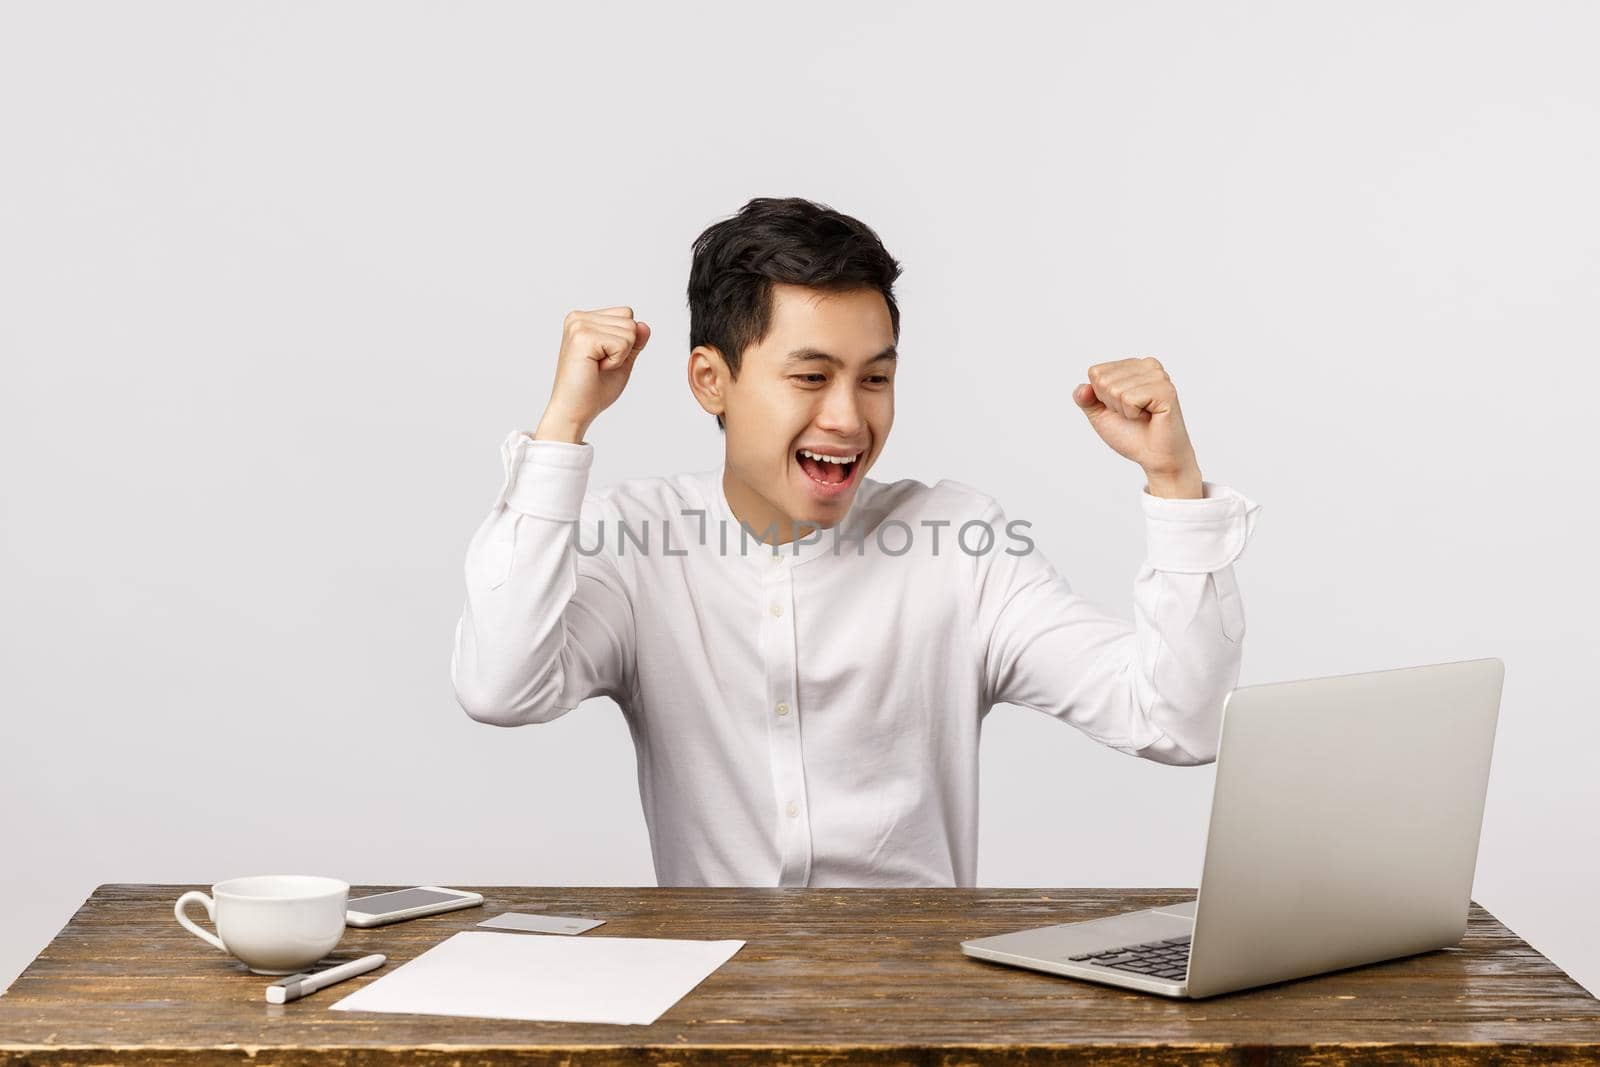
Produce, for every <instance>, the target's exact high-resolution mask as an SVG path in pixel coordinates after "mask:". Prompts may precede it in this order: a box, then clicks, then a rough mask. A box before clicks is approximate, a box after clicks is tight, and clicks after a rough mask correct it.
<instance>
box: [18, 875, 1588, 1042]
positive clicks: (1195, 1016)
mask: <svg viewBox="0 0 1600 1067" xmlns="http://www.w3.org/2000/svg"><path fill="white" fill-rule="evenodd" d="M191 888H200V889H204V888H206V887H204V886H149V885H107V886H101V887H100V888H99V889H98V890H96V891H95V893H94V894H93V895H92V896H91V897H90V898H89V900H88V901H86V902H85V903H84V905H83V907H82V908H81V909H79V911H78V913H77V914H76V915H74V916H73V918H72V920H71V921H70V922H69V923H68V924H67V926H66V927H65V928H64V929H63V930H62V931H61V933H60V934H59V935H58V936H57V937H56V938H55V939H54V940H53V941H52V942H51V943H50V945H49V946H48V947H47V948H46V949H45V950H44V951H43V952H42V953H41V954H40V955H39V958H38V959H37V960H35V961H34V962H33V964H32V965H31V966H29V967H28V969H27V970H26V971H25V972H24V973H23V974H22V975H21V976H20V977H19V978H18V979H17V980H16V982H15V983H14V984H13V985H12V987H11V988H10V989H9V990H8V991H7V992H6V993H5V995H4V996H0V1064H7V1065H9V1064H28V1065H40V1067H43V1065H56V1064H66V1063H73V1064H79V1063H83V1064H97V1063H138V1064H150V1065H178V1064H183V1065H190V1064H201V1063H246V1062H248V1063H257V1064H332V1065H344V1064H348V1065H362V1064H407V1065H421V1064H461V1065H470V1064H488V1063H512V1062H516V1063H561V1064H588V1063H613V1062H618V1063H634V1064H661V1065H666V1064H689V1063H717V1064H744V1063H781V1064H797V1065H798V1064H806V1065H815V1064H830V1065H831V1064H851V1063H869V1062H870V1063H889V1062H893V1063H916V1064H940V1065H946V1064H948V1065H957V1064H975V1063H1003V1064H1035V1063H1063V1064H1078V1063H1082V1064H1088V1063H1094V1064H1139V1065H1148V1064H1157V1063H1161V1064H1166V1063H1174V1064H1179V1063H1181V1064H1197V1065H1198V1064H1208V1065H1209V1064H1229V1065H1233V1064H1239V1065H1244V1064H1249V1065H1277V1064H1291V1063H1293V1064H1316V1065H1325V1064H1337V1063H1370V1064H1445V1065H1448V1064H1469V1063H1470V1064H1480V1063H1487V1064H1546V1063H1600V1002H1597V1001H1596V1000H1595V998H1594V997H1592V996H1590V995H1589V994H1588V993H1587V992H1586V991H1584V989H1583V988H1582V987H1581V986H1579V985H1577V983H1575V982H1573V981H1572V979H1571V978H1569V977H1568V976H1567V975H1565V974H1564V973H1563V972H1562V971H1561V970H1560V969H1559V968H1557V967H1556V966H1555V965H1554V964H1552V963H1551V962H1550V961H1549V960H1547V959H1546V958H1545V957H1544V956H1542V955H1540V954H1539V953H1538V952H1536V951H1534V950H1533V949H1532V948H1531V947H1529V946H1528V945H1527V944H1526V943H1525V942H1523V941H1522V940H1521V939H1520V938H1518V937H1517V936H1516V935H1515V934H1513V933H1512V932H1511V931H1510V930H1508V929H1506V927H1505V926H1504V925H1502V924H1501V923H1500V922H1499V921H1498V920H1496V919H1495V918H1494V917H1493V916H1492V915H1490V914H1488V913H1487V912H1486V911H1484V910H1483V909H1482V908H1480V907H1478V906H1477V905H1473V908H1472V913H1471V916H1470V919H1469V924H1468V930H1467V934H1466V937H1465V938H1464V939H1463V940H1462V942H1461V945H1460V946H1459V947H1456V948H1452V949H1447V950H1445V951H1442V952H1434V953H1427V954H1424V955H1421V956H1413V957H1410V958H1407V959H1403V960H1395V961H1391V962H1388V963H1383V964H1378V965H1376V966H1372V967H1364V968H1356V969H1352V970H1348V971H1342V972H1339V973H1337V974H1330V975H1320V976H1318V977H1315V978H1308V979H1303V980H1301V981H1297V982H1288V983H1283V984H1280V985H1276V986H1269V987H1266V988H1263V989H1257V990H1251V991H1246V992H1243V993H1235V994H1231V995H1227V996H1222V997H1216V998H1212V999H1209V1000H1204V1001H1192V1002H1191V1001H1173V1000H1167V999H1165V998H1161V997H1152V996H1146V995H1144V994H1139V993H1133V992H1128V991H1123V990H1118V989H1114V988H1110V987H1105V986H1098V985H1094V984H1092V983H1087V982H1076V981H1072V980H1070V979H1065V978H1057V977H1053V976H1051V975H1045V974H1038V973H1035V972H1032V971H1026V970H1019V969H1016V968H1010V967H1002V966H998V965H994V964H989V963H984V962H980V961H977V960H972V959H968V958H967V957H965V956H963V955H962V954H961V951H960V948H959V947H958V944H957V943H958V942H960V941H962V940H964V939H966V938H970V937H976V936H982V935H986V934H994V933H1001V932H1004V931H1007V930H1014V929H1020V928H1022V927H1026V926H1030V925H1045V924H1048V923H1053V922H1068V921H1072V920H1075V919H1088V918H1094V917H1097V916H1100V915H1107V914H1114V913H1116V912H1119V911H1125V910H1128V909H1130V908H1140V907H1151V906H1154V905H1158V904H1164V903H1171V902H1174V901H1178V900H1185V899H1189V898H1190V897H1192V896H1193V891H1192V890H1183V889H1162V890H1122V889H1119V890H1079V889H1061V890H1026V889H1015V890H999V889H670V888H667V889H663V888H646V889H621V888H500V887H486V888H482V889H481V890H480V891H481V892H482V893H483V894H484V897H485V899H486V904H485V907H483V908H474V909H469V910H467V911H461V912H454V913H451V914H448V915H440V916H434V917H431V918H427V919H418V920H414V921H412V922H408V923H401V924H398V925H395V926H390V927H383V928H379V929H375V930H355V929H352V930H350V931H349V932H348V934H347V936H346V937H345V940H344V941H343V942H342V943H341V944H340V946H339V954H340V955H359V954H364V953H366V952H374V951H378V952H384V953H387V954H388V955H389V957H390V959H391V961H392V962H391V964H390V967H389V968H385V969H384V970H382V971H379V972H376V973H375V974H373V975H371V976H366V977H362V978H356V979H352V980H351V981H349V982H347V983H344V984H342V985H340V986H338V987H336V988H334V989H330V990H325V991H323V992H322V993H318V994H315V995H313V996H311V997H309V998H307V999H305V1000H301V1001H297V1002H295V1003H293V1004H286V1005H271V1004H267V1003H266V1002H265V1001H264V1000H263V999H262V990H263V989H264V987H265V986H266V984H267V983H268V982H269V981H271V979H268V978H263V977H261V976H258V975H252V974H250V973H249V972H247V971H246V970H245V969H244V968H243V966H242V965H241V964H238V963H235V962H233V961H231V960H230V959H229V958H228V957H226V956H224V955H223V954H222V953H220V952H217V951H216V950H214V949H211V948H209V947H208V946H206V945H205V944H203V943H202V942H201V941H199V940H198V939H197V938H195V937H194V936H192V935H191V934H189V933H187V932H186V931H184V930H183V929H182V928H180V927H179V926H178V925H177V923H176V922H175V921H174V920H173V918H172V902H173V901H174V900H175V899H177V897H178V895H179V894H180V893H182V892H183V891H184V890H186V889H191ZM387 888H395V887H388V886H371V887H367V886H363V887H359V888H358V889H357V890H355V891H356V892H360V893H365V892H377V891H381V890H383V889H387ZM512 910H514V911H533V912H542V911H548V912H555V913H559V914H565V915H587V916H592V917H594V918H599V919H605V920H606V925H605V926H603V927H600V928H599V929H598V930H596V931H594V932H592V933H589V934H585V935H583V936H585V937H603V936H614V937H684V938H742V939H744V940H745V942H746V944H745V946H744V948H742V949H741V950H740V951H739V952H738V953H737V954H736V955H735V956H734V957H733V959H732V960H730V961H729V962H728V963H727V964H725V965H724V966H723V967H722V968H720V969H719V970H717V971H716V972H715V973H713V974H712V975H711V976H710V977H709V978H708V979H707V980H706V981H705V982H703V983H702V984H701V985H700V986H699V987H698V988H696V989H695V990H694V991H693V992H692V993H690V994H689V995H688V996H687V997H685V998H684V999H683V1000H681V1001H679V1002H678V1004H677V1005H675V1006H674V1007H673V1008H672V1009H671V1010H669V1011H668V1012H667V1013H666V1014H665V1015H663V1016H662V1018H661V1019H660V1020H659V1021H658V1022H656V1023H655V1024H654V1025H651V1026H601V1025H592V1024H572V1023H530V1022H516V1021H508V1020H492V1019H454V1018H444V1017H433V1016H419V1015H380V1014H366V1013H353V1012H335V1011H330V1010H328V1005H330V1004H331V1003H333V1002H334V1001H335V1000H338V999H339V998H340V997H342V996H344V995H345V994H346V993H348V992H350V991H353V990H354V989H356V988H358V987H359V986H360V985H361V984H363V983H365V982H368V981H372V980H374V979H375V978H377V977H378V975H380V974H383V973H385V972H386V971H387V970H389V969H391V968H392V967H393V966H394V965H396V964H398V963H400V962H403V961H405V960H409V959H411V958H413V957H415V956H416V955H417V954H419V953H421V952H422V951H424V950H426V949H427V948H429V947H431V946H432V945H435V944H437V943H438V942H439V941H441V940H443V939H444V938H445V937H448V936H449V935H450V934H452V933H454V932H455V931H457V930H464V929H470V928H472V927H473V926H474V925H475V924H476V923H477V922H478V921H479V920H480V919H482V918H484V917H486V916H488V915H491V914H496V913H498V912H501V911H512Z"/></svg>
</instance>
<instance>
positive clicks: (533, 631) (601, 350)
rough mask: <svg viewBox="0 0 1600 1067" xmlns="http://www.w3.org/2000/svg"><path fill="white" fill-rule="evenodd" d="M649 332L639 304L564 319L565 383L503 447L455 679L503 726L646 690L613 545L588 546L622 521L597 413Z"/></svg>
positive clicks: (477, 713) (454, 658) (473, 568)
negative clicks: (597, 473) (596, 473)
mask: <svg viewBox="0 0 1600 1067" xmlns="http://www.w3.org/2000/svg"><path fill="white" fill-rule="evenodd" d="M649 338H650V327H649V326H647V325H646V324H645V323H643V322H636V321H635V320H634V318H633V309H632V308H628V307H613V308H604V309H601V310H599V311H593V312H580V311H574V312H572V313H571V314H569V315H568V316H567V319H566V322H565V324H564V326H563V334H562V345H561V354H560V356H559V358H558V360H557V368H556V383H555V386H554V388H553V389H552V390H551V397H550V402H549V404H548V405H547V406H546V408H545V414H544V416H543V417H542V418H541V419H540V420H539V426H538V429H536V430H535V431H534V432H533V433H532V434H531V435H530V434H526V433H521V432H514V433H512V434H511V435H509V436H508V437H507V438H506V440H505V443H504V445H503V446H502V459H503V460H504V463H505V482H504V484H503V486H502V488H501V491H500V496H499V499H497V500H496V501H495V505H494V507H493V508H492V509H491V510H490V512H489V514H488V516H487V517H485V518H484V520H483V521H482V522H481V523H480V524H479V526H478V529H477V531H476V532H475V533H474V534H473V536H472V540H471V541H470V542H469V543H468V546H467V559H466V583H467V599H466V605H465V607H464V608H463V609H462V613H461V619H460V621H459V622H458V623H457V625H456V632H455V647H454V650H453V652H452V654H451V658H450V677H451V681H452V683H453V684H454V686H455V693H456V699H457V701H458V702H459V703H460V704H461V706H462V708H463V709H464V710H465V711H466V712H467V714H468V715H470V716H472V717H473V718H474V719H477V720H478V721H480V722H487V723H493V724H495V725H498V726H519V725H522V724H524V723H531V722H548V721H549V720H551V719H555V718H558V717H560V716H562V715H564V714H566V713H567V712H569V711H571V710H572V709H573V708H575V707H577V706H578V704H580V703H582V702H583V701H584V700H586V699H588V698H589V697H592V696H609V697H611V698H612V699H614V700H616V701H617V702H618V703H619V704H625V703H626V701H627V700H628V696H629V693H630V692H631V690H632V687H633V667H634V659H635V656H634V649H635V642H634V620H633V607H632V604H631V602H630V600H629V597H628V593H627V588H626V586H625V584H624V582H623V578H622V575H621V573H620V572H619V571H618V569H617V566H616V563H615V561H614V560H612V559H611V558H610V557H609V556H608V555H607V554H606V553H604V552H597V553H595V554H593V555H584V554H582V553H580V552H578V551H577V546H576V542H575V538H576V536H577V529H576V526H577V525H579V524H581V526H582V528H583V529H584V530H585V531H591V532H590V533H589V536H590V538H591V539H592V538H593V537H594V536H595V534H594V533H593V532H592V531H596V530H597V529H598V528H599V522H600V520H605V522H604V527H605V528H607V529H613V530H614V529H615V528H616V522H617V516H616V515H615V513H614V511H613V510H612V509H611V507H610V505H609V503H608V502H607V499H606V498H605V497H603V496H599V495H595V494H590V493H588V491H587V489H588V481H589V470H590V467H591V466H592V464H593V462H594V447H593V446H592V445H590V444H588V443H586V442H584V441H583V437H584V435H585V434H586V433H587V432H588V429H589V426H590V424H591V423H592V422H593V421H594V419H595V417H596V416H598V415H599V413H600V412H601V411H603V410H604V409H605V408H606V407H609V406H610V405H611V403H612V402H613V401H615V400H616V398H617V397H618V396H619V395H620V394H621V392H622V388H623V386H625V385H626V384H627V378H628V375H629V374H630V373H631V371H632V367H633V360H634V357H636V356H637V355H638V354H639V351H640V350H641V349H643V348H644V346H645V343H646V342H647V341H648V340H649Z"/></svg>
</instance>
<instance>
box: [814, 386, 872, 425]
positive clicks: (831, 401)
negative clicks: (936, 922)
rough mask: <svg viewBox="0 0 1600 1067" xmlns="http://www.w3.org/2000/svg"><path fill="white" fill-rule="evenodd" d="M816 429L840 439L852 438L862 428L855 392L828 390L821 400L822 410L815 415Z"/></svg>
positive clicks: (850, 390)
mask: <svg viewBox="0 0 1600 1067" xmlns="http://www.w3.org/2000/svg"><path fill="white" fill-rule="evenodd" d="M817 427H818V428H819V429H823V430H827V431H829V432H830V433H836V434H839V435H840V436H841V437H854V436H856V435H857V434H858V433H859V432H860V431H861V427H862V418H861V404H860V402H859V401H858V399H857V398H856V394H855V390H853V389H848V388H837V389H830V390H828V393H827V395H826V396H824V397H823V399H822V410H821V411H819V412H818V413H817Z"/></svg>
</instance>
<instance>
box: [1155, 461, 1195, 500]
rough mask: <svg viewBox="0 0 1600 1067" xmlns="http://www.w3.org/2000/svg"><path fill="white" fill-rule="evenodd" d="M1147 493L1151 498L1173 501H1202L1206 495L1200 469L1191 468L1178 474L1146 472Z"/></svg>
mask: <svg viewBox="0 0 1600 1067" xmlns="http://www.w3.org/2000/svg"><path fill="white" fill-rule="evenodd" d="M1144 478H1145V491H1146V492H1148V493H1149V494H1150V495H1151V496H1160V497H1166V498H1168V499H1171V500H1200V499H1202V498H1203V497H1204V496H1205V495H1206V489H1205V483H1204V481H1203V480H1202V479H1201V477H1200V469H1199V468H1198V467H1191V468H1190V469H1188V470H1185V471H1181V472H1179V473H1177V474H1162V473H1154V472H1151V471H1145V474H1144Z"/></svg>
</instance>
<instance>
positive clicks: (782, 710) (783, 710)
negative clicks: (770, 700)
mask: <svg viewBox="0 0 1600 1067" xmlns="http://www.w3.org/2000/svg"><path fill="white" fill-rule="evenodd" d="M778 714H779V715H787V714H789V705H787V704H784V703H782V702H780V703H779V704H778Z"/></svg>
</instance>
